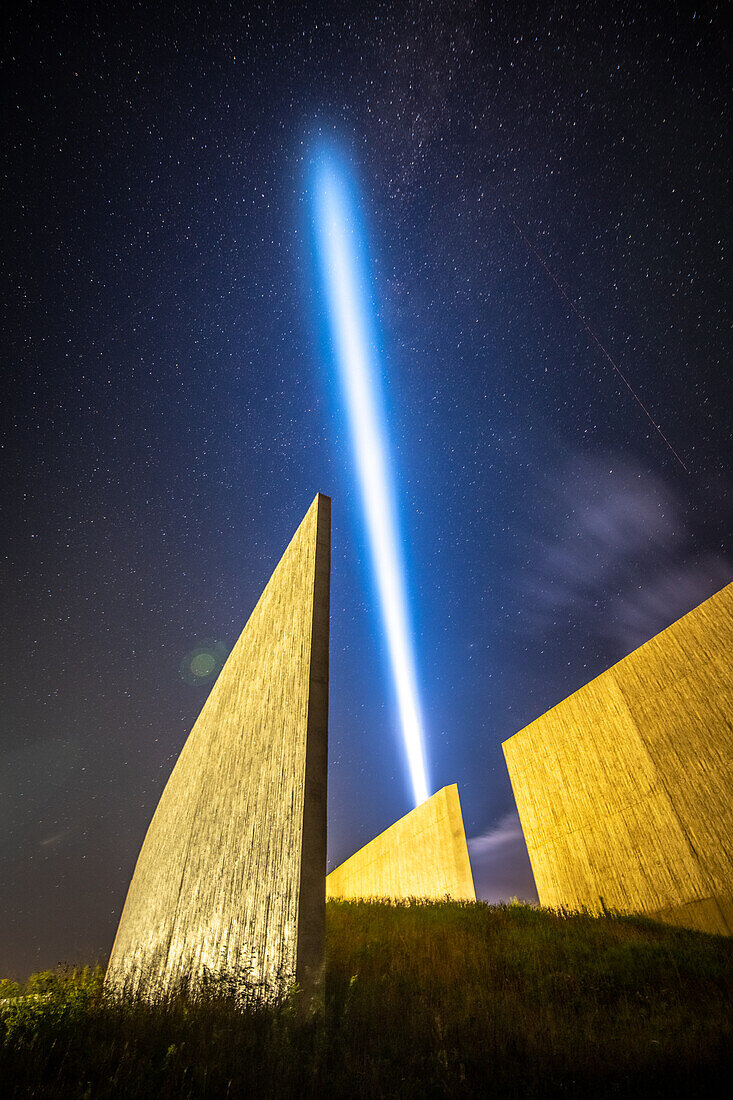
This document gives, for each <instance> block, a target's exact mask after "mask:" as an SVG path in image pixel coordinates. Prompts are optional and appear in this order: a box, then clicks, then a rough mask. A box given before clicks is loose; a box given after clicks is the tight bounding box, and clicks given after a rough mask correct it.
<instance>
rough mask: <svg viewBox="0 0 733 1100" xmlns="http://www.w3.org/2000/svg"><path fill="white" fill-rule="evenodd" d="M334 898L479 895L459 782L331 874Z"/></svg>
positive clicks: (329, 881) (328, 885) (330, 893)
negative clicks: (459, 798)
mask: <svg viewBox="0 0 733 1100" xmlns="http://www.w3.org/2000/svg"><path fill="white" fill-rule="evenodd" d="M326 894H327V896H328V897H330V898H368V897H375V898H409V897H417V898H444V897H445V896H446V894H449V895H450V896H451V897H452V898H456V899H459V898H470V899H471V900H475V898H476V892H475V890H474V887H473V875H472V874H471V864H470V861H469V858H468V847H467V845H466V833H465V831H464V828H463V816H462V814H461V804H460V802H459V800H458V787H457V786H456V785H455V783H454V784H452V785H451V786H450V787H443V789H442V790H440V791H438V792H437V794H434V795H433V796H432V798H429V799H428V800H427V802H423V803H422V804H421V805H420V806H418V807H417V808H416V809H414V810H412V811H411V812H410V813H409V814H406V815H405V816H404V817H401V818H400V820H399V821H396V822H395V823H394V825H390V827H389V829H386V830H385V831H384V832H383V833H380V835H379V836H378V837H375V839H374V840H372V841H370V843H369V844H367V845H365V847H364V848H361V849H360V850H359V851H358V852H356V854H355V855H353V856H351V858H350V859H347V860H346V862H345V863H342V864H341V866H340V867H337V868H336V870H335V871H332V872H331V874H330V875H329V876H328V878H327V879H326Z"/></svg>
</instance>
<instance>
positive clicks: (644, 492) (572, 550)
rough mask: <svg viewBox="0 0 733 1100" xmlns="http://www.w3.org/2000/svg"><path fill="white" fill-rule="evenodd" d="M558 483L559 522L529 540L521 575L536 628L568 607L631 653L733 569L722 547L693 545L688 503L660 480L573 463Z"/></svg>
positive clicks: (626, 468)
mask: <svg viewBox="0 0 733 1100" xmlns="http://www.w3.org/2000/svg"><path fill="white" fill-rule="evenodd" d="M561 485H562V488H561V489H559V490H552V491H551V493H550V498H549V500H548V501H546V505H547V506H548V508H550V509H551V514H553V515H556V516H557V517H558V521H557V523H556V530H555V532H554V534H553V535H552V536H551V537H545V538H544V539H543V540H542V541H541V542H540V543H539V545H536V544H535V545H534V546H533V551H534V552H533V554H532V561H533V565H532V567H531V568H530V570H529V571H528V572H527V574H526V575H525V587H526V592H527V596H528V600H527V612H526V616H527V618H528V619H529V620H530V621H531V622H532V623H533V624H534V625H535V626H537V627H539V628H540V629H542V630H544V631H550V630H551V629H552V627H553V626H555V625H556V624H557V622H558V621H559V620H560V619H561V618H562V617H563V616H565V617H566V616H567V615H568V613H570V614H572V616H573V618H574V619H578V618H579V617H580V618H582V619H583V621H584V622H586V621H587V622H588V623H589V624H590V625H592V629H593V630H594V631H595V632H600V633H603V634H605V635H606V636H608V637H611V638H612V639H613V640H614V641H616V642H618V643H619V644H620V645H621V646H622V648H623V649H624V651H625V652H628V651H629V650H631V649H634V648H635V647H636V646H639V645H641V644H642V643H643V642H645V641H646V640H647V639H648V638H650V637H652V636H653V635H654V634H657V633H659V631H660V630H664V629H665V627H667V626H669V624H670V623H671V622H673V621H674V620H675V619H678V618H679V617H680V616H681V615H684V614H686V613H687V612H688V611H690V610H691V609H692V608H693V607H695V606H696V605H697V604H699V603H701V602H702V601H703V600H705V599H707V598H708V597H709V596H711V595H712V594H713V593H714V592H716V591H717V590H718V589H719V588H721V587H723V585H725V584H726V583H728V581H730V580H731V578H732V577H733V567H732V566H731V563H730V562H729V561H728V560H727V559H726V557H725V556H724V555H723V554H722V553H709V552H707V553H700V552H698V550H697V548H696V545H695V536H694V531H693V529H692V526H691V524H690V522H689V519H688V518H687V513H686V510H685V507H684V503H683V501H682V500H681V499H680V498H679V496H678V495H676V494H675V492H674V491H673V490H672V489H671V487H670V486H669V485H667V484H666V483H665V482H664V481H663V480H662V479H661V478H659V477H654V476H652V475H650V474H649V473H647V472H646V471H643V470H641V469H639V468H636V467H634V466H632V465H629V464H623V463H614V462H612V461H607V462H600V461H597V460H596V461H594V462H589V461H579V462H577V463H576V464H575V465H574V467H573V469H572V470H571V471H569V472H568V474H567V476H566V477H564V478H563V479H561ZM591 620H593V621H592V624H591ZM525 621H527V619H525Z"/></svg>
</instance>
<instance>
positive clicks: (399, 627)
mask: <svg viewBox="0 0 733 1100" xmlns="http://www.w3.org/2000/svg"><path fill="white" fill-rule="evenodd" d="M313 184H314V186H313V213H314V221H315V234H316V241H317V252H318V259H319V263H320V267H321V273H322V277H323V284H324V289H325V296H326V302H327V305H328V314H329V320H330V330H331V337H332V341H333V346H334V351H335V357H336V362H337V365H338V371H339V376H340V381H341V386H342V390H343V393H344V397H345V403H346V408H347V414H348V420H349V425H350V428H351V434H352V438H353V443H354V452H355V457H356V468H357V473H358V478H359V482H360V486H361V494H362V501H363V506H364V512H365V516H366V527H367V533H368V538H369V543H370V548H371V555H372V561H373V566H374V573H375V577H376V583H377V591H378V594H379V602H380V605H381V610H382V617H383V620H384V628H385V633H386V637H387V648H388V651H389V657H390V662H391V665H392V674H393V677H394V684H395V691H396V695H397V706H398V709H399V715H400V722H401V725H402V733H403V737H404V743H405V749H406V752H407V762H408V765H409V769H410V776H411V779H412V789H413V793H414V798H415V805H416V806H417V805H419V804H420V803H421V802H424V801H425V799H426V798H427V797H428V780H427V773H426V767H425V747H424V741H423V724H422V715H421V711H420V703H419V699H418V692H417V680H416V676H415V660H414V654H413V649H412V640H411V633H410V624H409V617H408V611H407V596H406V583H405V572H404V566H403V562H402V558H401V555H400V550H399V537H398V525H397V516H396V508H395V505H394V501H393V496H392V491H391V486H392V475H391V471H390V467H389V460H388V454H387V443H386V430H385V424H384V418H383V415H382V411H381V401H380V397H379V392H380V391H379V361H378V357H377V354H376V352H375V350H374V338H373V327H372V323H371V318H370V312H369V310H370V305H369V294H368V292H367V289H366V275H365V266H366V265H365V258H364V257H363V251H364V250H363V247H362V246H361V244H360V239H361V238H360V230H359V220H358V217H357V215H356V210H355V204H354V203H353V202H352V201H351V199H350V194H349V187H348V184H347V181H346V175H345V172H344V170H343V169H342V168H340V166H339V165H338V164H337V162H336V161H335V160H334V159H333V158H331V157H329V156H326V157H324V158H323V159H322V160H321V161H320V163H319V164H318V166H317V167H316V169H315V173H314V178H313Z"/></svg>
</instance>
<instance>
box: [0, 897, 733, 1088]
mask: <svg viewBox="0 0 733 1100" xmlns="http://www.w3.org/2000/svg"><path fill="white" fill-rule="evenodd" d="M101 979H102V975H101V972H100V971H99V970H98V969H94V970H91V969H85V970H63V969H62V970H59V971H55V972H44V973H42V974H36V975H34V976H33V977H32V978H31V979H29V981H28V982H27V983H26V985H25V987H24V988H23V989H20V988H19V987H15V986H14V985H13V983H11V982H3V983H0V1001H2V1003H1V1004H0V1094H1V1095H2V1096H3V1097H6V1098H8V1100H10V1098H11V1097H27V1096H32V1097H43V1098H44V1100H53V1098H54V1097H71V1096H73V1097H89V1098H90V1100H97V1098H102V1097H109V1098H112V1097H114V1098H115V1100H118V1098H124V1097H155V1098H156V1100H165V1098H167V1097H191V1098H195V1100H199V1098H200V1100H205V1098H207V1097H224V1096H230V1097H247V1096H256V1097H258V1098H260V1097H271V1096H276V1097H281V1096H287V1097H297V1098H301V1097H311V1096H313V1097H318V1098H319V1100H325V1098H327V1097H339V1096H342V1097H349V1098H351V1097H370V1098H371V1097H380V1096H389V1097H401V1098H402V1097H417V1096H419V1097H429V1096H451V1097H454V1096H455V1097H461V1096H486V1097H505V1096H506V1097H522V1098H529V1097H540V1096H542V1097H544V1096H555V1095H557V1096H575V1097H628V1096H644V1097H654V1096H659V1097H670V1096H682V1095H684V1096H696V1095H697V1096H701V1095H703V1096H716V1095H724V1094H725V1093H724V1091H723V1089H724V1086H725V1083H726V1079H728V1081H729V1080H730V1077H729V1074H730V1069H731V1054H730V1051H731V1045H732V1035H731V1032H732V1030H733V1023H732V1021H733V1012H732V1011H731V1009H732V1007H733V1005H732V1003H731V1002H732V999H733V998H732V994H733V980H732V979H733V942H731V941H730V940H725V939H723V938H720V937H715V936H706V935H703V934H700V933H694V932H685V931H680V930H677V929H673V928H668V927H665V926H663V925H659V924H655V923H653V922H652V921H647V920H644V919H642V918H632V917H614V916H606V917H601V918H593V917H590V916H586V915H582V914H558V913H553V912H549V911H547V910H541V909H536V908H533V907H530V906H524V905H509V906H488V905H484V904H482V903H477V904H459V903H453V902H446V903H441V904H413V905H386V904H372V903H333V902H331V903H329V905H328V962H327V993H326V1008H325V1016H324V1015H323V1014H320V1015H319V1014H317V1013H316V1014H315V1015H310V1016H308V1015H307V1014H304V1013H303V1011H302V1004H301V1003H299V994H298V993H297V991H296V992H295V993H293V994H292V995H291V996H290V997H289V998H288V999H287V1000H286V1001H285V1002H284V1003H282V1004H280V1005H278V1006H276V1007H272V1006H270V1007H264V1006H262V1005H259V1006H258V1005H257V1004H254V1003H252V1004H250V1005H249V1006H248V1007H247V1006H245V1007H244V1008H243V1007H241V1005H239V1004H238V1002H237V999H236V996H235V994H234V992H233V991H232V990H231V989H230V988H228V986H227V984H226V983H218V984H216V985H213V986H212V987H211V988H209V989H207V990H206V991H205V992H204V993H203V994H202V995H201V996H200V997H198V998H196V999H192V998H190V997H184V996H179V997H176V998H173V999H171V1000H170V1001H169V1002H168V1003H166V1004H163V1005H157V1006H155V1007H150V1006H148V1005H146V1004H144V1003H141V1002H139V1001H138V1002H135V1001H131V1000H122V1001H120V1000H117V1001H115V1000H113V999H111V998H109V997H106V996H105V995H104V994H103V991H102V981H101Z"/></svg>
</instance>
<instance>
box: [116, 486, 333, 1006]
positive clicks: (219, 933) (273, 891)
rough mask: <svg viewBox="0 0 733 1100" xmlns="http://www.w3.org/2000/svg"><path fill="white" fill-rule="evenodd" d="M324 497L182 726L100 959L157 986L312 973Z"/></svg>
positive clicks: (322, 778)
mask: <svg viewBox="0 0 733 1100" xmlns="http://www.w3.org/2000/svg"><path fill="white" fill-rule="evenodd" d="M330 517H331V503H330V501H329V499H328V498H327V497H324V496H321V495H319V496H317V497H316V499H315V500H314V501H313V504H312V505H311V507H310V509H309V511H308V513H307V515H306V516H305V519H304V520H303V522H302V523H301V525H300V527H299V528H298V530H297V532H296V533H295V535H294V537H293V539H292V541H291V543H290V545H289V546H288V548H287V550H286V551H285V554H284V555H283V557H282V560H281V561H280V563H279V565H278V566H277V568H276V570H275V572H274V573H273V575H272V577H271V579H270V581H269V583H268V585H267V587H266V588H265V590H264V592H263V593H262V596H261V597H260V600H259V602H258V604H257V606H256V607H255V609H254V611H253V612H252V615H251V617H250V619H249V622H248V623H247V625H246V626H245V628H244V630H243V632H242V634H241V636H240V638H239V640H238V641H237V643H236V645H235V646H234V649H233V650H232V653H231V655H230V657H229V659H228V660H227V662H226V664H225V666H224V668H223V669H222V671H221V674H220V676H219V678H218V679H217V681H216V683H215V685H214V687H213V689H212V691H211V694H210V695H209V698H208V699H207V701H206V703H205V704H204V708H203V710H202V711H201V714H200V715H199V717H198V719H197V721H196V723H195V725H194V727H193V730H192V731H191V734H190V736H189V738H188V740H187V741H186V743H185V745H184V747H183V749H182V751H181V754H180V756H179V758H178V761H177V763H176V765H175V767H174V769H173V772H172V774H171V777H170V779H169V780H168V784H167V786H166V788H165V790H164V791H163V794H162V796H161V799H160V802H159V804H158V808H157V809H156V811H155V815H154V817H153V820H152V822H151V824H150V827H149V829H148V833H147V836H146V837H145V841H144V843H143V846H142V850H141V852H140V856H139V858H138V861H137V866H136V868H135V873H134V875H133V878H132V882H131V883H130V888H129V891H128V895H127V900H126V902H125V907H124V910H123V913H122V917H121V919H120V924H119V928H118V930H117V937H116V939H115V943H114V947H113V948H112V955H111V958H110V962H109V967H108V970H107V983H108V985H109V986H112V987H116V988H121V987H124V986H128V987H131V988H133V989H137V988H144V989H146V990H147V992H148V995H150V996H156V995H159V994H161V993H163V992H165V991H166V990H168V989H170V988H171V987H172V986H174V985H175V984H176V983H177V982H178V981H179V980H180V979H182V978H183V979H188V980H190V981H193V982H194V983H195V982H196V981H197V980H198V979H199V978H200V976H201V975H202V973H203V972H204V970H208V971H211V972H213V973H220V972H224V971H228V972H231V971H240V972H241V973H243V974H245V975H247V976H248V977H250V978H251V979H252V980H254V981H256V982H264V983H266V985H267V986H268V988H273V989H274V988H275V987H278V986H279V984H280V983H281V982H285V983H290V982H292V981H293V980H298V981H299V982H300V983H301V984H302V985H304V987H305V988H307V989H309V990H313V991H316V990H317V988H318V985H319V982H320V979H321V977H322V969H323V949H324V920H325V899H324V880H325V873H326V765H327V738H328V623H329V576H330Z"/></svg>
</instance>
